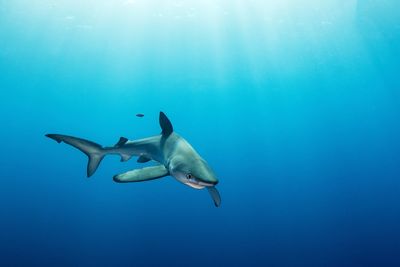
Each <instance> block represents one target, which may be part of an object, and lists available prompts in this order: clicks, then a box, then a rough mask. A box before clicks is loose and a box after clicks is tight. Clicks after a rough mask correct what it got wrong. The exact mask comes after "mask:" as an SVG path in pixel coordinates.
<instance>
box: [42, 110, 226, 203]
mask: <svg viewBox="0 0 400 267" xmlns="http://www.w3.org/2000/svg"><path fill="white" fill-rule="evenodd" d="M159 122H160V126H161V129H162V132H161V134H159V135H156V136H152V137H148V138H143V139H138V140H128V139H127V138H125V137H121V138H120V140H119V141H118V142H117V144H116V145H115V146H112V147H102V146H101V145H99V144H96V143H94V142H92V141H88V140H85V139H82V138H77V137H73V136H68V135H62V134H46V136H47V137H49V138H51V139H54V140H55V141H57V142H58V143H61V142H64V143H66V144H69V145H71V146H73V147H75V148H77V149H79V150H80V151H82V152H83V153H85V154H86V155H87V156H88V158H89V162H88V165H87V176H88V177H90V176H92V175H93V174H94V173H95V171H96V169H97V167H98V166H99V164H100V162H101V160H102V159H103V158H104V157H105V156H106V155H119V156H121V162H124V161H128V160H129V159H131V158H132V157H133V156H136V157H139V158H138V160H137V161H138V162H140V163H143V162H148V161H150V160H152V161H156V162H158V165H156V166H152V167H146V168H142V169H135V170H132V171H128V172H125V173H121V174H118V175H115V176H114V177H113V179H114V181H115V182H118V183H130V182H143V181H149V180H154V179H158V178H162V177H165V176H168V175H170V176H173V177H174V178H175V179H176V180H178V181H179V182H181V183H183V184H185V185H187V186H190V187H192V188H195V189H203V188H206V189H207V190H208V192H209V193H210V196H211V197H212V199H213V201H214V204H215V206H216V207H219V206H220V204H221V197H220V195H219V192H218V190H217V189H216V187H215V185H216V184H217V183H218V179H217V178H216V176H215V174H214V172H213V171H212V169H211V168H210V166H209V165H208V164H207V162H206V161H205V160H204V159H203V158H202V157H200V155H199V154H198V153H197V152H196V150H194V148H193V147H192V146H191V145H190V144H189V143H188V142H187V141H186V140H185V139H184V138H182V137H181V136H179V135H178V134H177V133H175V132H174V130H173V127H172V124H171V122H170V121H169V119H168V118H167V116H166V115H165V114H164V113H163V112H160V117H159Z"/></svg>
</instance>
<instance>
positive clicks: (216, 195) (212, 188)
mask: <svg viewBox="0 0 400 267" xmlns="http://www.w3.org/2000/svg"><path fill="white" fill-rule="evenodd" d="M207 189H208V193H210V196H211V198H212V199H213V200H214V204H215V206H216V207H219V206H220V205H221V196H220V195H219V192H218V190H217V188H215V186H208V187H207Z"/></svg>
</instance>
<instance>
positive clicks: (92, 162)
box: [46, 134, 106, 177]
mask: <svg viewBox="0 0 400 267" xmlns="http://www.w3.org/2000/svg"><path fill="white" fill-rule="evenodd" d="M46 136H47V137H49V138H51V139H53V140H55V141H57V143H61V142H64V143H66V144H69V145H71V146H73V147H75V148H77V149H79V150H80V151H82V152H83V153H85V154H86V155H87V156H88V158H89V162H88V165H87V177H90V176H92V175H93V174H94V172H95V171H96V170H97V167H99V164H100V162H101V160H102V159H103V158H104V156H105V155H106V154H105V152H104V149H103V148H102V147H101V146H100V145H99V144H96V143H94V142H92V141H88V140H85V139H81V138H77V137H73V136H68V135H62V134H46Z"/></svg>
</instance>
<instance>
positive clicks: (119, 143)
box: [114, 137, 128, 147]
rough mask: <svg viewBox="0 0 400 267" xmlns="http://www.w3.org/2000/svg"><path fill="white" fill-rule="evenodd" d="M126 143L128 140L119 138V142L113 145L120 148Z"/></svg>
mask: <svg viewBox="0 0 400 267" xmlns="http://www.w3.org/2000/svg"><path fill="white" fill-rule="evenodd" d="M126 142H128V138H125V137H120V138H119V141H118V142H117V143H116V144H115V146H114V147H121V146H123V145H125V144H126Z"/></svg>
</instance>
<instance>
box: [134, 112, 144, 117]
mask: <svg viewBox="0 0 400 267" xmlns="http://www.w3.org/2000/svg"><path fill="white" fill-rule="evenodd" d="M136 117H139V118H142V117H144V114H142V113H138V114H136Z"/></svg>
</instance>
